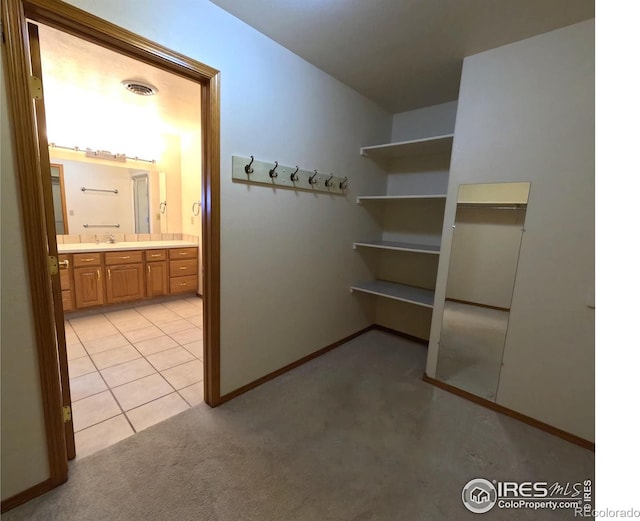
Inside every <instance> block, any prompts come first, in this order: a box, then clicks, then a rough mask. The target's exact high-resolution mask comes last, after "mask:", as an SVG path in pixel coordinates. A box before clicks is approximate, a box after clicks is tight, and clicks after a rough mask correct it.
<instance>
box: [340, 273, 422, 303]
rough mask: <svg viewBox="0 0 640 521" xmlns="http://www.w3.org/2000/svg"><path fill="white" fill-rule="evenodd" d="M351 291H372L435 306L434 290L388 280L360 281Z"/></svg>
mask: <svg viewBox="0 0 640 521" xmlns="http://www.w3.org/2000/svg"><path fill="white" fill-rule="evenodd" d="M351 291H360V292H362V293H370V294H371V295H378V296H380V297H385V298H390V299H393V300H399V301H401V302H408V303H409V304H415V305H416V306H422V307H425V308H433V296H434V295H433V291H432V290H429V289H424V288H416V287H415V286H407V285H405V284H398V283H396V282H388V281H386V280H371V281H368V282H358V283H357V284H354V285H353V286H351Z"/></svg>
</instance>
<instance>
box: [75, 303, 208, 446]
mask: <svg viewBox="0 0 640 521" xmlns="http://www.w3.org/2000/svg"><path fill="white" fill-rule="evenodd" d="M179 301H180V300H175V301H172V302H179ZM181 301H182V302H185V303H187V304H189V306H192V307H193V308H198V307H199V306H198V305H197V304H192V303H191V302H188V301H187V300H186V299H181ZM159 305H161V306H163V307H165V308H166V309H167V310H168V311H171V312H172V313H174V314H175V315H176V316H179V317H180V318H176V319H175V320H174V321H169V322H175V321H178V320H184V321H185V322H187V323H189V324H190V327H187V328H185V329H181V330H179V331H173V332H172V333H180V332H181V331H186V330H188V329H192V328H196V329H202V327H201V326H199V325H197V324H193V323H192V322H191V320H190V319H191V318H192V317H196V316H197V314H196V315H190V316H186V317H185V316H182V315H180V314H179V313H177V312H176V311H174V310H173V309H171V308H169V307H168V306H166V305H165V304H164V303H159ZM118 311H125V310H118ZM126 311H133V312H135V313H136V314H137V315H139V316H140V317H141V318H143V319H145V320H146V321H148V322H149V323H150V324H151V325H152V326H153V327H156V328H157V329H158V330H160V331H162V333H163V335H161V336H166V337H168V338H170V339H171V340H172V341H174V342H176V344H177V345H176V346H172V347H169V348H167V349H164V350H162V351H158V352H157V353H152V355H155V354H159V353H162V352H165V351H168V350H170V349H175V348H176V347H180V348H182V349H184V350H185V351H186V352H187V353H189V355H190V356H192V357H193V359H192V360H188V361H186V362H181V363H179V364H176V365H174V366H171V367H167V368H165V369H163V370H164V371H167V370H169V369H173V368H174V367H179V366H181V365H185V364H188V363H191V362H193V361H194V360H198V361H200V362H201V363H202V359H201V358H199V357H197V356H195V355H194V354H193V353H192V352H191V351H189V350H188V349H186V347H185V344H184V343H181V342H178V340H176V339H175V338H173V336H171V334H170V333H167V332H166V331H164V330H163V329H162V327H160V326H159V325H158V323H157V322H155V321H154V320H153V319H150V318H149V317H146V316H144V315H143V314H142V313H140V312H139V311H138V310H137V309H136V308H135V307H131V308H127V309H126ZM87 316H90V317H92V318H96V317H100V316H102V317H103V318H104V319H105V320H106V322H107V323H108V324H109V325H111V326H112V327H114V329H115V330H116V331H117V333H118V334H120V335H121V336H122V337H123V338H124V339H125V340H126V341H127V345H123V346H116V347H113V348H110V349H105V350H104V351H99V352H98V353H93V354H99V353H103V352H106V351H109V350H111V349H118V348H119V347H127V346H130V347H133V349H134V350H135V351H136V352H137V353H139V355H140V357H141V358H142V359H143V360H145V362H147V363H148V364H149V365H150V366H151V367H152V368H153V370H154V372H153V373H151V374H149V375H146V376H143V377H140V378H136V379H134V380H131V381H130V382H125V383H124V384H120V385H118V386H114V387H111V386H110V385H109V384H108V383H107V381H106V379H105V378H104V375H103V374H102V371H103V370H104V369H109V368H112V367H117V366H118V365H123V364H126V363H129V362H132V361H135V360H138V359H139V358H134V359H133V360H127V361H126V362H121V363H119V364H114V365H112V366H108V367H104V368H102V369H98V366H97V365H96V362H95V361H94V359H93V356H92V353H89V352H88V351H87V348H86V346H85V342H90V341H91V340H94V339H91V340H86V341H83V340H82V339H81V338H80V335H79V334H78V331H77V329H76V327H75V326H74V325H73V324H72V323H71V320H67V321H66V322H67V323H68V324H69V327H70V328H71V329H72V330H73V333H74V335H75V336H76V338H77V339H78V342H77V343H79V344H80V345H81V346H82V348H83V349H84V351H85V353H86V356H87V357H88V358H89V361H90V362H91V364H92V365H93V367H94V368H95V371H90V372H89V373H85V374H82V375H77V376H75V377H74V378H77V377H80V376H86V375H87V374H91V373H93V372H97V373H98V375H99V377H100V379H101V380H102V382H103V383H104V384H105V385H106V387H107V391H108V392H109V394H110V395H111V396H112V398H113V399H114V401H115V403H116V405H117V406H118V409H119V410H120V413H119V414H116V415H114V416H111V417H109V418H105V419H104V420H101V421H99V422H96V423H94V424H92V425H89V426H87V427H84V428H83V429H80V430H78V431H76V432H74V435H75V434H77V433H79V432H82V431H84V430H86V429H89V428H91V427H94V426H96V425H99V424H101V423H104V422H106V421H108V420H110V419H113V418H115V417H117V416H119V415H120V414H122V415H123V416H124V418H125V419H126V421H127V423H128V424H129V426H130V427H131V429H132V431H133V433H134V434H136V433H138V432H139V431H137V430H136V429H135V427H134V426H133V424H132V423H131V421H130V419H129V417H128V416H127V412H129V411H133V410H135V409H138V408H139V407H142V406H144V405H147V404H149V403H152V402H154V401H156V400H159V399H161V398H164V397H165V396H169V395H171V394H173V393H174V392H175V393H176V394H177V395H178V396H179V397H180V399H181V400H182V401H183V402H184V403H185V404H186V405H187V407H188V408H191V407H192V405H191V404H190V403H189V401H188V400H187V399H186V398H185V397H184V396H183V395H182V394H181V393H180V391H181V390H184V389H186V388H187V387H190V386H192V385H196V384H198V383H199V382H201V381H202V380H198V381H196V382H192V383H190V384H188V385H185V386H184V387H181V388H179V389H178V388H177V387H176V386H175V385H173V384H172V383H171V382H169V380H167V378H166V377H165V376H164V375H163V374H162V372H161V371H159V370H158V369H157V368H156V367H155V366H154V365H153V364H152V363H151V362H150V361H149V360H148V358H147V356H146V355H144V354H143V353H142V352H141V351H140V350H139V349H138V348H137V347H136V346H135V344H134V343H133V342H132V341H131V340H130V339H129V338H128V337H127V336H126V334H125V332H124V331H121V330H120V328H119V327H118V325H117V324H116V323H115V322H114V321H113V320H112V319H110V318H109V315H108V313H95V314H91V315H87ZM200 317H201V318H202V310H200ZM144 327H149V326H144ZM138 329H142V328H138ZM135 330H136V329H133V330H130V331H135ZM98 338H103V337H98ZM153 338H160V337H153ZM153 338H149V339H145V340H141V341H140V342H143V341H146V340H153ZM95 340H97V339H95ZM198 341H199V340H192V341H190V342H187V344H191V343H195V342H198ZM200 341H202V340H200ZM149 356H151V355H149ZM77 358H81V357H77ZM154 374H158V375H160V377H161V378H162V379H163V380H164V381H165V382H166V383H167V384H168V386H169V388H170V389H172V391H171V392H170V393H167V394H164V395H161V396H158V397H156V398H154V399H153V400H149V401H147V402H144V403H142V404H139V405H137V406H136V407H133V408H132V409H130V410H129V411H125V410H124V408H123V407H122V404H121V403H120V401H119V400H118V398H117V397H116V395H115V394H114V393H113V389H115V388H117V387H121V386H124V385H127V384H130V383H132V382H135V381H138V380H141V379H143V378H147V377H149V376H153V375H154ZM203 376H204V375H203ZM102 392H105V391H104V390H103V391H98V392H96V393H93V394H90V395H87V396H85V397H83V398H81V399H80V400H83V399H85V398H90V397H92V396H95V395H97V394H100V393H102ZM80 400H76V403H77V402H78V401H80ZM72 405H73V401H72Z"/></svg>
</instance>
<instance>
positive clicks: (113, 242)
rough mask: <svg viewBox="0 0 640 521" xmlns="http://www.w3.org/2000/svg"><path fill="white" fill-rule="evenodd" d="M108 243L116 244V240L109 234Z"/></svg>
mask: <svg viewBox="0 0 640 521" xmlns="http://www.w3.org/2000/svg"><path fill="white" fill-rule="evenodd" d="M109 243H110V244H115V243H116V238H115V237H114V236H113V233H110V234H109Z"/></svg>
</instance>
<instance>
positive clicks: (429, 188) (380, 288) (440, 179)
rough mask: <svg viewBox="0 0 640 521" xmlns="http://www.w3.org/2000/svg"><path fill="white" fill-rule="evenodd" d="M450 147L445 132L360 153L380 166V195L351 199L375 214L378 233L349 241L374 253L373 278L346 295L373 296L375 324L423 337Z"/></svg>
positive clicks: (427, 324) (426, 329) (430, 302)
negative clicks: (382, 188)
mask: <svg viewBox="0 0 640 521" xmlns="http://www.w3.org/2000/svg"><path fill="white" fill-rule="evenodd" d="M452 144H453V134H445V135H439V136H434V137H428V138H424V139H415V140H412V141H402V142H397V143H387V144H382V145H374V146H367V147H363V148H361V149H360V154H361V155H363V156H366V157H369V158H371V159H373V160H375V161H377V162H379V163H380V164H382V165H383V166H384V168H385V170H386V171H387V173H388V178H387V188H386V192H387V193H386V194H380V195H361V196H359V197H358V198H357V201H358V204H362V205H363V206H365V207H370V208H369V210H370V211H372V212H375V214H376V216H377V219H378V220H379V222H380V224H381V231H380V237H376V238H374V240H362V241H356V242H354V243H353V248H354V249H363V250H364V249H368V250H372V251H377V252H378V253H377V258H376V259H375V260H376V264H375V268H373V271H374V273H373V275H374V277H375V278H374V280H369V281H366V282H358V283H357V284H353V285H352V286H351V292H352V293H356V292H358V293H366V294H369V295H375V296H377V297H378V299H379V300H378V302H377V307H376V320H377V322H378V323H380V324H381V325H385V326H387V327H391V328H392V329H397V330H399V331H403V332H406V333H408V334H411V335H414V336H420V337H421V338H425V339H426V338H428V336H429V329H430V323H431V320H430V317H431V312H430V309H431V308H433V301H434V289H433V288H434V286H435V280H436V275H437V265H438V259H439V255H440V239H441V235H442V225H443V215H444V204H443V203H444V202H445V201H446V198H447V196H446V194H445V193H443V192H446V191H447V189H448V177H449V160H448V157H447V156H450V154H451V149H452ZM391 301H399V302H402V303H406V304H410V305H411V306H409V307H407V306H406V305H404V304H394V303H393V302H391ZM425 308H427V309H425Z"/></svg>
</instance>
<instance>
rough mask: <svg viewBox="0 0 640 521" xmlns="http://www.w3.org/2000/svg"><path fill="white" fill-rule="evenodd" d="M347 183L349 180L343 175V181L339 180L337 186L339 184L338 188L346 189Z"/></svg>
mask: <svg viewBox="0 0 640 521" xmlns="http://www.w3.org/2000/svg"><path fill="white" fill-rule="evenodd" d="M348 184H349V180H348V179H347V178H346V177H345V178H344V181H340V184H339V185H338V186H340V190H346V188H347V185H348Z"/></svg>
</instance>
